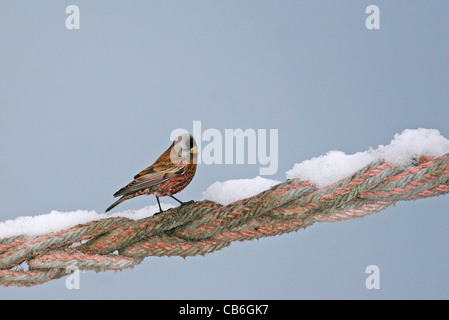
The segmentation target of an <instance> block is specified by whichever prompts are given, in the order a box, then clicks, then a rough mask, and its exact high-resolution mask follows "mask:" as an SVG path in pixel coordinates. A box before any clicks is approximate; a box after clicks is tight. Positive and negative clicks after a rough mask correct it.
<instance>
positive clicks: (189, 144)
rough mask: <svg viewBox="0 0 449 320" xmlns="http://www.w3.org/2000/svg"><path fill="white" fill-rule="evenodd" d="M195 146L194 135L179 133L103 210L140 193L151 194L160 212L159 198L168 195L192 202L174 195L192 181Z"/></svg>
mask: <svg viewBox="0 0 449 320" xmlns="http://www.w3.org/2000/svg"><path fill="white" fill-rule="evenodd" d="M197 159H198V147H197V145H196V141H195V139H194V137H193V136H192V135H191V134H189V133H185V134H181V135H180V136H178V137H177V138H176V139H175V140H173V143H172V144H171V145H170V147H169V148H168V149H167V150H166V151H165V152H164V153H162V155H161V156H159V158H157V160H156V161H155V162H154V163H153V164H152V165H151V166H149V167H147V168H146V169H144V170H142V171H141V172H139V173H138V174H136V175H135V176H134V180H133V181H131V182H130V183H129V184H127V185H126V186H124V187H123V188H121V189H120V190H118V191H117V192H116V193H114V197H120V196H121V198H120V199H118V200H117V201H116V202H114V203H113V204H112V205H111V206H110V207H109V208H107V209H106V211H105V212H108V211H110V210H111V209H112V208H114V207H115V206H117V205H118V204H120V203H122V202H123V201H125V200H128V199H132V198H134V197H138V196H141V195H150V194H154V195H155V196H156V200H157V204H158V205H159V213H162V212H163V210H162V208H161V203H160V202H159V198H160V197H166V196H169V197H171V198H173V199H174V200H176V201H178V202H179V203H180V204H181V205H185V204H187V203H191V202H193V200H191V201H188V202H183V201H181V200H179V199H177V198H175V197H174V196H173V195H174V194H176V193H178V192H180V191H181V190H183V189H184V188H185V187H187V185H188V184H189V183H190V182H191V181H192V179H193V177H194V175H195V172H196V167H197ZM159 213H157V214H159Z"/></svg>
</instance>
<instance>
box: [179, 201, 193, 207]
mask: <svg viewBox="0 0 449 320" xmlns="http://www.w3.org/2000/svg"><path fill="white" fill-rule="evenodd" d="M194 202H195V201H194V200H190V201H185V202H182V203H181V206H185V205H186V204H191V203H194Z"/></svg>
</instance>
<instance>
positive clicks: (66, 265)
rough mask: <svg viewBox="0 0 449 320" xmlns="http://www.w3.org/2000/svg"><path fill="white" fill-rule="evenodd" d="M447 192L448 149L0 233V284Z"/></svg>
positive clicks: (177, 252)
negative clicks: (323, 180) (143, 213)
mask: <svg viewBox="0 0 449 320" xmlns="http://www.w3.org/2000/svg"><path fill="white" fill-rule="evenodd" d="M448 192H449V153H448V154H445V155H444V156H442V157H440V158H437V159H434V158H427V157H421V158H420V159H419V160H417V161H416V164H415V166H414V167H412V168H409V169H407V170H404V169H401V168H399V167H396V166H393V165H391V164H389V163H385V162H382V161H378V162H374V163H371V164H370V165H368V166H366V167H364V168H363V169H361V170H359V171H357V172H355V173H354V174H352V175H351V176H349V177H347V178H345V179H342V180H340V181H338V182H336V183H334V184H332V185H329V186H327V187H324V188H321V189H318V188H316V187H315V186H314V185H313V184H311V183H309V182H306V181H301V180H298V179H291V180H287V181H285V182H282V183H280V184H278V185H276V186H273V187H272V188H270V189H269V190H266V191H264V192H262V193H260V194H258V195H255V196H253V197H251V198H248V199H244V200H240V201H237V202H234V203H232V204H229V205H227V206H222V205H220V204H217V203H214V202H211V201H207V200H204V201H199V202H194V203H191V204H187V205H184V206H179V207H176V208H172V209H170V210H168V211H167V212H164V213H163V214H160V215H157V216H151V217H147V218H143V219H140V220H131V219H127V218H123V217H112V218H106V219H101V220H97V221H92V222H89V223H85V224H79V225H77V226H74V227H72V228H69V229H66V230H62V231H58V232H53V233H49V234H45V235H40V236H34V237H31V236H27V235H22V236H14V237H8V238H1V239H0V284H1V285H3V286H33V285H38V284H41V283H45V282H47V281H49V280H52V279H58V278H61V277H64V276H66V275H68V271H67V270H69V269H70V268H74V267H75V268H78V269H79V270H94V271H97V272H99V271H106V270H122V269H125V268H132V267H133V266H135V265H137V264H139V263H140V262H141V261H142V260H143V259H144V258H145V257H148V256H158V257H161V256H181V257H187V256H196V255H205V254H208V253H211V252H214V251H217V250H220V249H223V248H224V247H227V246H229V245H230V244H231V243H232V242H233V241H246V240H252V239H258V238H261V237H271V236H275V235H281V234H284V233H288V232H293V231H297V230H299V229H303V228H306V227H308V226H311V225H312V224H313V223H315V222H333V221H342V220H348V219H354V218H361V217H364V216H366V215H369V214H372V213H375V212H379V211H382V210H384V209H385V208H387V207H389V206H391V205H394V204H395V203H396V202H398V201H408V200H417V199H422V198H427V197H435V196H439V195H442V194H447V193H448Z"/></svg>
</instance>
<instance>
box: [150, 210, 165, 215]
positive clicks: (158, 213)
mask: <svg viewBox="0 0 449 320" xmlns="http://www.w3.org/2000/svg"><path fill="white" fill-rule="evenodd" d="M164 212H165V211H163V210H161V211H159V212H156V213H155V214H153V216H157V215H160V214H161V213H164Z"/></svg>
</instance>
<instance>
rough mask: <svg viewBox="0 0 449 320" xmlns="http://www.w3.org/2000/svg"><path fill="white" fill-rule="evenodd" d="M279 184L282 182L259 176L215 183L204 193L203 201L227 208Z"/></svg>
mask: <svg viewBox="0 0 449 320" xmlns="http://www.w3.org/2000/svg"><path fill="white" fill-rule="evenodd" d="M279 183H280V181H276V180H271V179H266V178H262V177H259V176H258V177H255V178H252V179H237V180H228V181H225V182H215V183H213V184H212V185H210V186H209V187H208V188H207V189H206V191H204V192H203V200H210V201H214V202H216V203H219V204H221V205H224V206H225V205H228V204H230V203H232V202H235V201H238V200H242V199H246V198H249V197H252V196H255V195H256V194H258V193H261V192H263V191H265V190H267V189H269V188H271V187H272V186H274V185H276V184H279Z"/></svg>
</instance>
